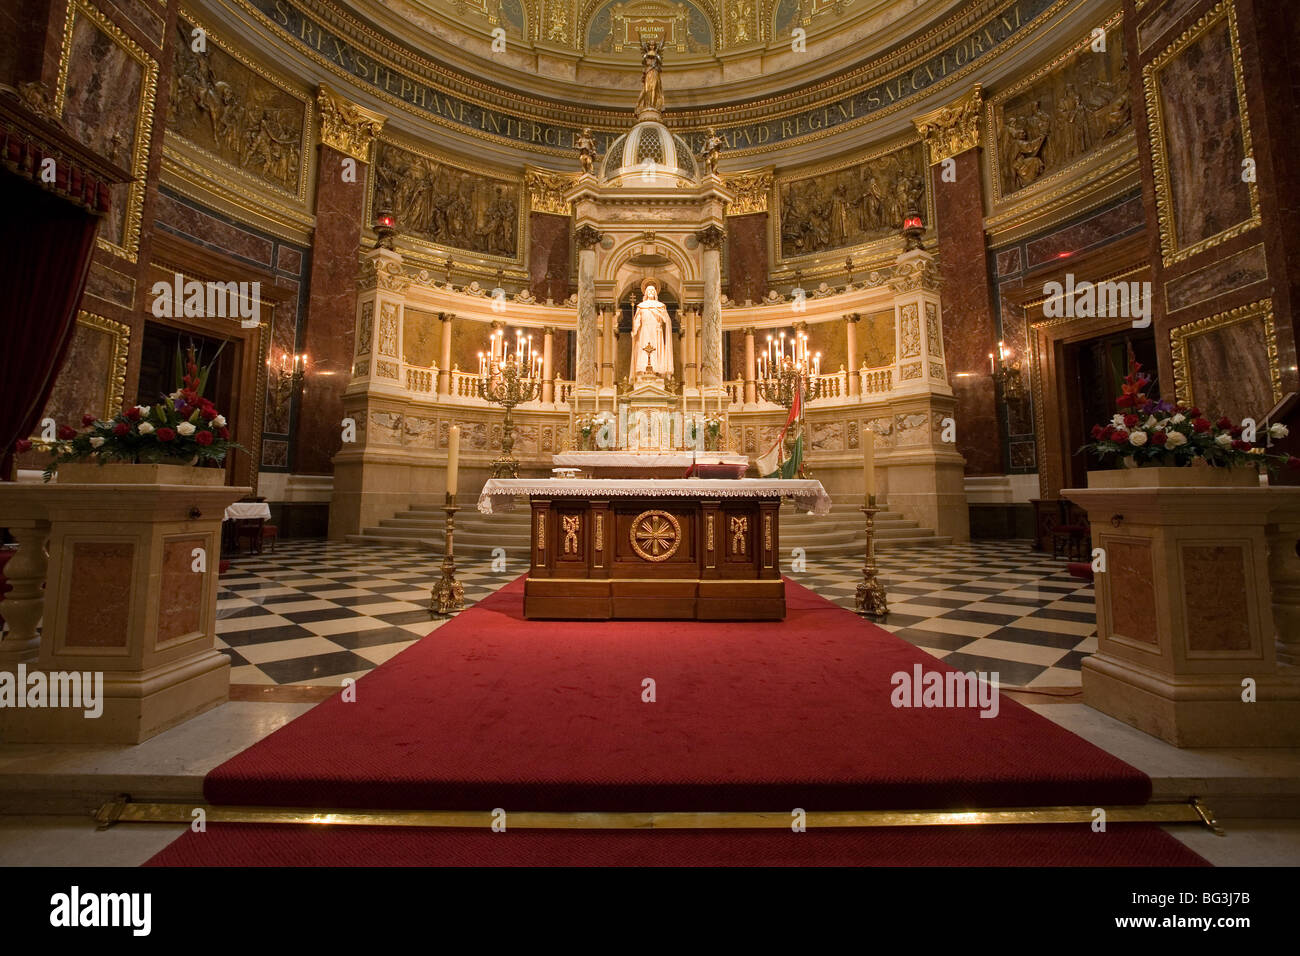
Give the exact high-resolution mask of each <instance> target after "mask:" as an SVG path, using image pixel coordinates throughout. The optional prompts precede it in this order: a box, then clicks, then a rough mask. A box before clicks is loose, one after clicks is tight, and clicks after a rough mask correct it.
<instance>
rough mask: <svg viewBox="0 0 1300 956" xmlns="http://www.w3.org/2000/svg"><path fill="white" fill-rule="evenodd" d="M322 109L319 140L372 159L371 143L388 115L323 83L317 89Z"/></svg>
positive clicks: (318, 106) (317, 98)
mask: <svg viewBox="0 0 1300 956" xmlns="http://www.w3.org/2000/svg"><path fill="white" fill-rule="evenodd" d="M316 107H317V109H318V110H320V141H321V143H322V144H323V145H325V146H329V147H331V148H332V149H337V150H338V151H339V152H340V153H343V154H345V155H347V156H351V157H352V158H353V159H359V160H361V162H363V163H368V162H370V146H371V144H372V143H373V142H374V141H375V138H376V137H377V136H378V135H379V131H380V130H381V129H383V128H384V123H385V122H386V121H387V119H388V117H386V116H384V115H383V114H381V113H376V112H375V111H374V110H368V109H366V108H365V107H364V106H358V105H357V104H355V103H351V102H349V101H347V100H345V99H343V98H342V97H341V96H339V95H338V94H337V93H335V92H334V91H333V90H331V89H330V88H329V87H328V86H326V85H325V84H324V83H322V84H321V85H320V87H319V88H318V89H317V91H316Z"/></svg>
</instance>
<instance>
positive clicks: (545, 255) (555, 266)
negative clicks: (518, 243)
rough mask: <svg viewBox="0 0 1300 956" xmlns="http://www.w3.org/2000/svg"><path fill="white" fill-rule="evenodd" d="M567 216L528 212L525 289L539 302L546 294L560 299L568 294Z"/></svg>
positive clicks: (568, 228) (568, 225) (558, 300)
mask: <svg viewBox="0 0 1300 956" xmlns="http://www.w3.org/2000/svg"><path fill="white" fill-rule="evenodd" d="M570 226H571V222H570V220H569V217H568V216H557V215H554V214H552V213H545V212H530V213H529V214H528V291H529V292H531V293H532V294H533V295H534V296H535V297H536V298H537V300H538V301H539V302H545V301H546V299H547V298H548V297H551V298H553V299H554V300H555V301H556V302H563V301H564V300H565V299H567V298H568V297H569V294H570V292H571V290H570V288H569V230H570Z"/></svg>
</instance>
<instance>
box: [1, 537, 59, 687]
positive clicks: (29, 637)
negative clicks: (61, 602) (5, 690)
mask: <svg viewBox="0 0 1300 956" xmlns="http://www.w3.org/2000/svg"><path fill="white" fill-rule="evenodd" d="M9 520H10V522H11V523H10V524H9V534H10V536H11V537H12V538H13V539H14V541H16V542H17V543H18V550H17V551H16V552H15V553H14V556H13V557H12V558H10V559H9V563H8V564H6V565H5V568H4V573H5V580H7V581H8V582H9V585H10V588H9V593H8V594H6V595H4V596H3V597H0V615H3V617H4V619H5V623H6V624H7V625H8V626H9V630H8V632H7V633H5V634H4V636H3V637H0V670H3V669H4V668H5V665H9V666H14V665H17V664H20V663H23V662H27V661H33V660H35V659H36V653H37V651H38V650H39V648H40V646H41V638H40V635H39V634H38V633H37V631H36V628H37V626H38V625H39V624H40V623H41V616H42V614H43V613H44V610H45V571H46V563H47V562H46V557H45V542H46V540H47V539H48V538H49V536H50V525H49V522H48V521H45V520H43V519H28V520H21V519H18V518H11V519H9Z"/></svg>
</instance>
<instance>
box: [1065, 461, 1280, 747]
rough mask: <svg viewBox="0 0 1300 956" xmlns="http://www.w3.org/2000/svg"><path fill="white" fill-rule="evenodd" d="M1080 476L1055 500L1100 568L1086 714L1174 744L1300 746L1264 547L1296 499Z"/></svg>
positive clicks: (1229, 487) (1190, 476)
mask: <svg viewBox="0 0 1300 956" xmlns="http://www.w3.org/2000/svg"><path fill="white" fill-rule="evenodd" d="M1089 479H1090V480H1089V487H1088V488H1086V489H1082V488H1069V489H1066V490H1064V491H1063V492H1062V494H1063V495H1064V496H1065V497H1066V498H1068V499H1069V500H1071V501H1073V502H1075V503H1076V504H1077V505H1078V506H1079V507H1081V508H1084V509H1085V510H1087V512H1088V519H1089V522H1090V524H1091V525H1092V546H1093V548H1094V549H1097V548H1100V549H1102V550H1103V551H1104V552H1105V560H1106V570H1105V571H1104V572H1103V573H1099V574H1097V577H1096V588H1097V630H1098V638H1097V644H1098V647H1097V653H1096V654H1094V655H1092V656H1091V657H1088V658H1086V659H1085V660H1084V662H1083V699H1084V703H1086V704H1088V705H1089V706H1091V707H1094V708H1096V709H1097V710H1100V711H1102V712H1103V713H1106V714H1109V715H1111V716H1112V717H1115V718H1117V719H1119V720H1122V721H1124V722H1125V723H1128V724H1131V725H1132V726H1134V727H1137V728H1138V729H1140V730H1143V731H1145V732H1147V733H1149V734H1151V735H1153V736H1156V737H1160V738H1161V739H1162V740H1166V741H1168V742H1169V743H1172V744H1174V745H1176V746H1179V747H1270V746H1276V747H1282V746H1296V745H1298V744H1300V670H1297V669H1295V668H1293V667H1288V666H1285V665H1279V664H1278V662H1277V656H1276V650H1275V629H1274V625H1273V608H1272V603H1273V600H1274V595H1273V593H1272V588H1271V586H1270V579H1269V549H1268V536H1267V532H1268V529H1269V527H1270V525H1272V526H1274V527H1276V526H1277V524H1278V523H1279V522H1280V521H1281V517H1282V516H1285V515H1290V516H1292V517H1291V521H1292V522H1294V520H1295V517H1294V516H1295V515H1296V514H1297V513H1300V488H1297V489H1291V488H1261V487H1259V486H1258V484H1257V482H1256V481H1255V480H1254V475H1253V473H1251V472H1245V473H1244V474H1241V475H1233V474H1231V473H1224V472H1221V471H1219V470H1216V469H1200V468H1139V469H1132V470H1126V471H1113V472H1093V473H1091V474H1090V476H1089ZM1208 481H1215V482H1220V483H1221V484H1219V485H1218V486H1208V485H1206V484H1205V483H1206V482H1208ZM1252 686H1253V696H1254V701H1253V702H1249V701H1247V700H1244V699H1243V698H1244V697H1249V696H1251V687H1252Z"/></svg>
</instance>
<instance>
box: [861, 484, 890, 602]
mask: <svg viewBox="0 0 1300 956" xmlns="http://www.w3.org/2000/svg"><path fill="white" fill-rule="evenodd" d="M859 510H860V511H861V512H862V513H863V514H864V515H866V516H867V556H866V561H865V562H864V563H863V565H862V583H861V584H859V585H858V590H857V594H856V596H855V597H854V602H853V603H854V609H855V610H856V611H857V613H858V614H861V615H862V616H864V617H884V616H885V615H886V614H888V613H889V601H888V599H887V598H886V596H885V586H884V585H883V584H882V583H881V582H880V578H879V577H877V572H878V569H877V568H876V515H877V514H878V513H879V511H880V509H879V508H877V507H876V499H875V496H874V495H873V496H872V497H870V498H868V499H867V503H866V504H865V505H863V506H862V507H861V508H860V509H859Z"/></svg>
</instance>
